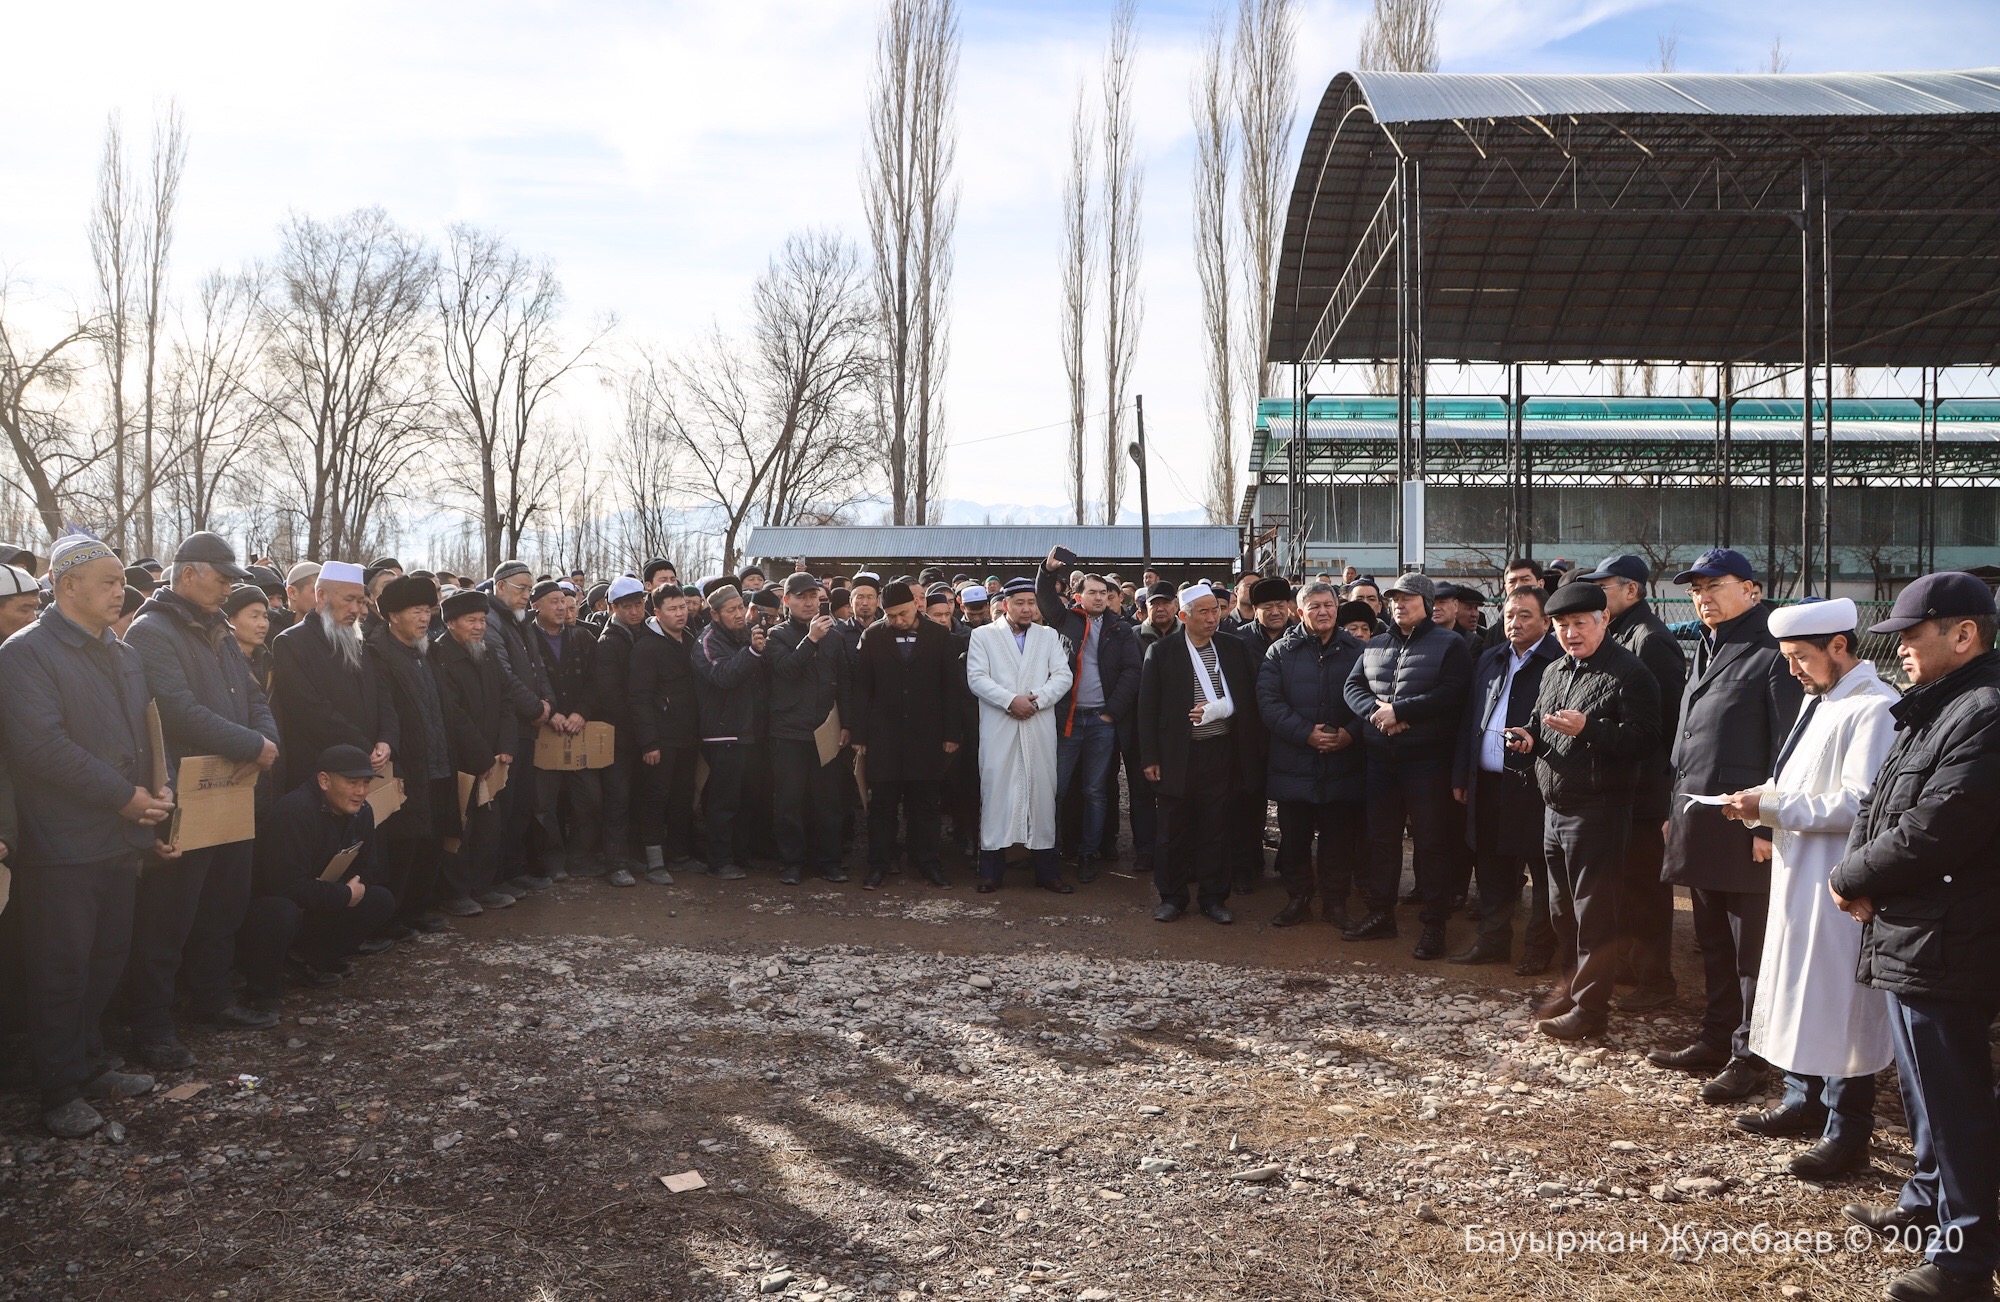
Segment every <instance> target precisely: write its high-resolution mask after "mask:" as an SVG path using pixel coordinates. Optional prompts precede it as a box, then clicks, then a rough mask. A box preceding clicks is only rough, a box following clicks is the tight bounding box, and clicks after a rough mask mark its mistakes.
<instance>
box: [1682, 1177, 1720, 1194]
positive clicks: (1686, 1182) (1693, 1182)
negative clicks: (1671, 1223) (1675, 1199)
mask: <svg viewBox="0 0 2000 1302" xmlns="http://www.w3.org/2000/svg"><path fill="white" fill-rule="evenodd" d="M1727 1187H1728V1186H1727V1185H1725V1184H1724V1183H1723V1182H1722V1181H1720V1180H1718V1179H1716V1178H1715V1177H1714V1176H1712V1175H1690V1176H1682V1177H1681V1178H1680V1179H1678V1180H1676V1181H1674V1189H1675V1190H1676V1191H1678V1192H1680V1193H1684V1194H1689V1195H1692V1196H1693V1197H1696V1198H1706V1197H1713V1196H1714V1195H1716V1194H1719V1193H1721V1192H1722V1191H1723V1190H1724V1189H1725V1188H1727Z"/></svg>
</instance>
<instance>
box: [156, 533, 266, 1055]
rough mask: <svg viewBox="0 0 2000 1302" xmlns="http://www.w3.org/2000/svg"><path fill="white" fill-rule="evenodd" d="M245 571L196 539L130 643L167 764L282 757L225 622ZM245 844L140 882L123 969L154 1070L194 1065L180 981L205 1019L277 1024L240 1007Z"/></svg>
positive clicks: (184, 546)
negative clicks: (142, 670)
mask: <svg viewBox="0 0 2000 1302" xmlns="http://www.w3.org/2000/svg"><path fill="white" fill-rule="evenodd" d="M248 573H249V572H248V571H247V570H245V569H243V567H242V566H240V565H238V564H237V563H236V552H235V551H234V549H232V548H231V547H230V545H229V544H228V543H227V542H226V541H224V540H223V539H222V538H221V537H220V536H219V535H217V534H212V533H196V534H190V535H188V537H187V538H186V539H185V540H184V541H183V542H182V543H181V545H180V549H179V550H178V551H176V552H175V553H174V560H173V568H172V571H171V574H172V578H171V580H170V583H169V586H167V587H164V588H157V589H155V590H154V592H153V595H152V596H150V597H148V598H147V599H146V604H145V605H143V606H141V607H140V608H139V614H138V616H137V617H136V618H134V619H133V621H132V626H131V628H129V629H128V630H126V633H125V640H126V641H127V642H128V643H130V644H131V646H132V649H133V650H135V651H137V652H138V653H139V656H140V659H141V660H142V661H143V662H144V663H145V667H146V686H147V688H148V690H150V691H151V692H152V694H153V700H154V701H155V702H157V703H158V705H159V709H160V730H161V733H162V735H163V736H164V737H165V739H166V746H167V769H168V772H169V773H170V774H171V773H174V772H176V771H177V770H178V769H179V767H180V762H181V760H183V759H186V758H187V757H189V756H193V755H219V756H221V757H222V758H223V759H226V760H229V761H231V762H232V763H235V764H237V765H238V766H240V768H241V769H248V768H249V767H250V766H252V765H255V766H256V767H258V768H260V769H264V770H266V771H268V770H269V769H270V768H271V766H272V765H274V764H276V763H277V762H278V725H277V723H276V722H275V721H274V720H273V719H272V717H271V709H270V706H269V705H268V704H267V703H266V702H265V700H264V693H263V691H262V690H261V689H260V688H259V687H258V686H257V684H256V682H255V681H254V680H253V679H252V678H251V676H250V662H249V661H248V660H246V659H245V658H244V656H243V652H242V651H241V650H240V649H238V647H237V645H236V639H235V637H234V636H233V635H232V634H231V633H230V630H229V621H228V620H227V619H225V618H224V617H223V614H222V603H223V602H224V601H225V600H227V599H228V597H229V590H230V587H231V585H232V584H233V583H234V582H235V581H236V580H237V579H239V578H242V577H244V576H245V575H247V574H248ZM251 845H252V843H251V842H250V841H249V840H242V841H236V842H233V843H231V844H228V845H217V846H210V847H208V848H207V849H204V850H191V851H188V852H187V853H185V854H183V855H182V856H181V857H180V859H179V860H178V861H177V862H174V863H159V862H154V863H149V864H148V865H147V866H146V871H145V872H144V873H143V874H141V876H140V878H139V899H138V907H137V912H136V914H135V922H134V926H133V931H132V955H131V958H130V960H129V961H128V963H127V966H126V969H125V996H126V1004H127V1011H128V1013H129V1014H130V1016H131V1019H132V1043H133V1047H134V1049H135V1050H136V1051H137V1053H138V1055H139V1058H140V1059H141V1060H142V1061H143V1062H144V1063H145V1064H146V1065H147V1066H148V1067H151V1068H153V1069H154V1070H156V1071H179V1070H181V1069H183V1068H186V1067H192V1066H193V1065H194V1061H195V1059H194V1055H193V1054H192V1053H190V1052H188V1050H187V1048H186V1047H185V1046H183V1045H182V1044H181V1043H180V1041H179V1040H177V1039H176V1038H175V1036H174V1019H173V1005H174V986H175V979H176V976H177V975H178V977H179V984H180V987H181V990H182V992H183V993H185V994H186V995H187V1002H188V1012H189V1014H190V1016H191V1017H192V1019H193V1020H194V1021H195V1022H196V1023H197V1024H198V1025H203V1026H211V1027H222V1028H230V1029H243V1028H261V1027H266V1026H270V1025H272V1024H274V1023H275V1022H276V1021H277V1020H278V1019H277V1018H276V1017H274V1016H273V1015H271V1014H270V1013H260V1012H257V1011H255V1010H254V1009H249V1008H244V1007H242V1006H241V1005H239V1004H238V1003H237V1002H236V996H235V992H234V990H233V988H232V986H231V983H230V971H231V968H232V967H233V966H234V965H235V961H236V932H237V929H238V928H240V927H241V926H242V925H243V915H244V911H245V910H247V909H248V908H249V907H250V851H251Z"/></svg>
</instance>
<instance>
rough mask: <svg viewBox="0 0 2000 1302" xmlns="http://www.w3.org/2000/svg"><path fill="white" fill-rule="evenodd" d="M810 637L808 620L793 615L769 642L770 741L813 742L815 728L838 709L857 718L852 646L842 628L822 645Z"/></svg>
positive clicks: (829, 634) (844, 717)
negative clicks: (851, 687) (852, 701)
mask: <svg viewBox="0 0 2000 1302" xmlns="http://www.w3.org/2000/svg"><path fill="white" fill-rule="evenodd" d="M811 632H812V625H811V624H810V623H809V622H808V621H806V620H803V619H799V618H797V617H796V616H794V617H793V618H790V619H787V620H786V621H785V622H784V623H782V624H780V625H778V626H777V627H776V628H774V629H772V630H771V631H770V633H769V634H767V635H766V637H765V640H764V659H765V660H766V661H767V662H768V663H769V665H770V673H771V736H772V737H774V738H778V739H781V740H784V741H811V740H812V735H813V729H815V728H817V727H819V726H820V725H821V724H822V723H825V722H826V716H827V712H828V711H829V710H831V709H833V707H834V706H835V705H839V706H840V716H841V719H842V720H843V721H846V720H847V716H848V715H850V714H851V713H853V710H852V708H851V707H850V706H849V704H848V699H847V693H848V665H847V644H846V642H844V641H843V640H842V639H841V638H840V636H839V633H840V629H839V627H838V626H835V627H834V628H831V629H828V630H827V632H826V636H824V637H822V638H821V639H820V640H819V641H817V642H815V641H813V640H812V638H811V636H810V634H811Z"/></svg>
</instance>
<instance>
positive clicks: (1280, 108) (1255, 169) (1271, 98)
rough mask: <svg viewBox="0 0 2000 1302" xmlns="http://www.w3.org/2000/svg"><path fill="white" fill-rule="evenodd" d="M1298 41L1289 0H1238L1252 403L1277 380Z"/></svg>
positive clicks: (1244, 324)
mask: <svg viewBox="0 0 2000 1302" xmlns="http://www.w3.org/2000/svg"><path fill="white" fill-rule="evenodd" d="M1297 47H1298V8H1297V4H1296V0H1237V6H1236V50H1235V61H1236V69H1235V78H1234V80H1235V92H1236V118H1237V122H1238V124H1239V129H1240V130H1241V132H1242V138H1243V182H1242V185H1241V187H1240V188H1239V190H1238V192H1237V202H1238V208H1239V218H1240V222H1241V225H1242V229H1243V249H1242V253H1243V275H1242V278H1241V285H1242V289H1243V296H1244V306H1243V311H1242V312H1241V313H1240V324H1241V329H1242V331H1243V337H1244V338H1243V348H1244V353H1243V362H1244V366H1245V368H1246V372H1247V373H1246V375H1245V382H1246V384H1247V386H1248V387H1249V389H1250V393H1249V394H1248V395H1247V396H1248V397H1249V398H1250V399H1251V400H1252V401H1255V400H1256V399H1258V398H1261V397H1263V396H1264V395H1265V394H1268V393H1271V392H1273V391H1274V388H1275V386H1276V384H1277V378H1278V368H1277V367H1276V366H1274V365H1272V364H1271V363H1270V362H1269V361H1268V360H1267V357H1268V354H1269V351H1270V348H1269V345H1270V327H1271V302H1272V299H1273V297H1274V295H1275V294H1276V291H1277V283H1278V244H1279V242H1280V241H1281V240H1282V239H1283V238H1284V235H1285V214H1286V210H1287V209H1288V208H1289V206H1290V200H1291V180H1292V169H1293V160H1292V120H1293V111H1292V97H1293V95H1294V93H1295V91H1296V83H1297V73H1296V71H1295V63H1296V51H1297ZM1231 497H1232V499H1233V497H1234V494H1233V493H1232V494H1231ZM1233 517H1234V508H1231V514H1230V518H1233Z"/></svg>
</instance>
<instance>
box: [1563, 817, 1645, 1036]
mask: <svg viewBox="0 0 2000 1302" xmlns="http://www.w3.org/2000/svg"><path fill="white" fill-rule="evenodd" d="M1631 830H1632V806H1631V805H1629V804H1622V803H1621V804H1616V805H1603V806H1598V807H1594V808H1590V809H1581V810H1578V811H1576V812H1575V813H1570V814H1563V813H1558V812H1557V811H1555V810H1553V809H1551V810H1548V811H1547V812H1546V813H1545V814H1544V815H1543V822H1542V854H1543V856H1544V857H1545V858H1546V859H1547V860H1548V864H1549V877H1550V878H1551V879H1552V880H1559V881H1561V882H1562V884H1563V887H1564V890H1563V892H1562V894H1561V895H1560V896H1558V899H1559V901H1560V902H1559V904H1558V906H1557V912H1556V918H1555V924H1556V934H1557V936H1558V937H1559V938H1560V940H1561V943H1562V947H1563V950H1564V952H1565V953H1567V952H1569V950H1570V949H1571V948H1572V947H1574V949H1575V952H1576V961H1575V966H1574V969H1573V971H1571V973H1570V976H1569V997H1570V999H1571V1001H1572V1002H1574V1003H1575V1004H1576V1006H1577V1007H1579V1008H1581V1009H1584V1010H1585V1011H1586V1012H1590V1013H1594V1014H1604V1013H1607V1012H1608V1011H1609V1010H1610V1008H1611V993H1612V980H1613V977H1614V974H1615V973H1616V972H1617V970H1618V876H1619V873H1620V872H1621V871H1622V870H1623V868H1624V863H1625V841H1626V838H1627V837H1628V836H1629V835H1630V834H1631Z"/></svg>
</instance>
